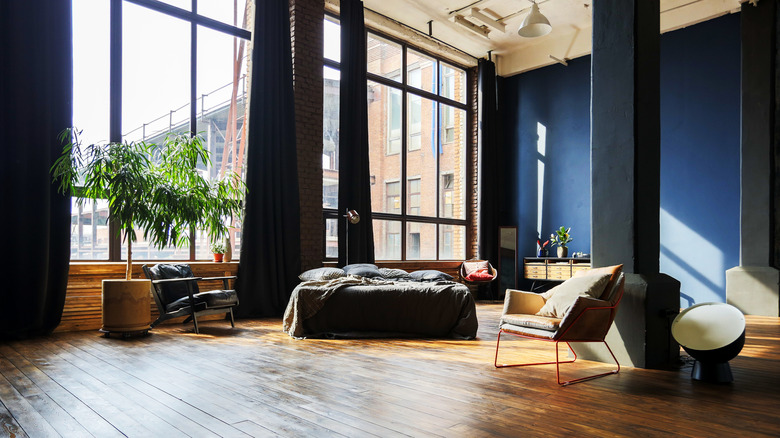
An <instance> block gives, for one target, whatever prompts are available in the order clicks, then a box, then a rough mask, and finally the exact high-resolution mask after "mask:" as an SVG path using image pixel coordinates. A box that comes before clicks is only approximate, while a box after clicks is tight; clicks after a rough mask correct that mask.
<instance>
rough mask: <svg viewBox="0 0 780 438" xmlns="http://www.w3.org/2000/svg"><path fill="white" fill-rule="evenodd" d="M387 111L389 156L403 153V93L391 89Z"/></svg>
mask: <svg viewBox="0 0 780 438" xmlns="http://www.w3.org/2000/svg"><path fill="white" fill-rule="evenodd" d="M388 103H389V105H390V107H389V108H388V109H387V114H388V117H387V125H388V126H387V131H388V132H389V134H388V136H387V155H393V154H397V153H399V152H401V92H400V90H397V89H394V88H391V89H390V99H389V100H388Z"/></svg>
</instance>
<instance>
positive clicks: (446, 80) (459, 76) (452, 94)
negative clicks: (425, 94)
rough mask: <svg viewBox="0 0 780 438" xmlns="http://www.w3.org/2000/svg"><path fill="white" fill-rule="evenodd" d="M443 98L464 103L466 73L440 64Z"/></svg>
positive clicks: (441, 93)
mask: <svg viewBox="0 0 780 438" xmlns="http://www.w3.org/2000/svg"><path fill="white" fill-rule="evenodd" d="M439 94H440V95H441V96H443V97H446V98H449V99H452V100H456V101H458V102H460V103H466V72H465V70H461V69H459V68H455V67H452V66H450V65H447V64H441V90H440V92H439Z"/></svg>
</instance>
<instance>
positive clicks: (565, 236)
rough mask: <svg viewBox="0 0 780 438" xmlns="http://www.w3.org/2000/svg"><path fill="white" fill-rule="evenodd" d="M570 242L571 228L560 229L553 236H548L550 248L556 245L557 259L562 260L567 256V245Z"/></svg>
mask: <svg viewBox="0 0 780 438" xmlns="http://www.w3.org/2000/svg"><path fill="white" fill-rule="evenodd" d="M571 241H572V238H571V227H569V228H564V227H560V228H558V229H557V230H555V232H554V233H553V234H550V242H551V243H552V246H556V245H558V257H560V258H563V257H566V256H567V255H569V247H568V246H567V244H568V243H569V242H571Z"/></svg>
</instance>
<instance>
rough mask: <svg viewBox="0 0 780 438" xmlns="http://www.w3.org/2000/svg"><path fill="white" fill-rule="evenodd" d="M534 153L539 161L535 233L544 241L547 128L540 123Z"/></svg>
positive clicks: (538, 123) (537, 165) (537, 168)
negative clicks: (543, 219) (536, 153)
mask: <svg viewBox="0 0 780 438" xmlns="http://www.w3.org/2000/svg"><path fill="white" fill-rule="evenodd" d="M536 152H538V153H539V159H538V160H537V163H536V206H537V208H536V232H537V233H538V234H539V237H540V238H541V239H542V241H544V240H545V239H544V234H542V212H543V211H544V208H543V207H544V159H545V153H546V152H547V128H546V127H545V126H544V125H542V124H541V123H540V122H537V123H536Z"/></svg>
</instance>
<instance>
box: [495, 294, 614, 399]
mask: <svg viewBox="0 0 780 438" xmlns="http://www.w3.org/2000/svg"><path fill="white" fill-rule="evenodd" d="M622 298H623V296H622V293H621V296H620V298H618V300H617V302H615V304H613V305H611V306H600V307H588V308H585V309H583V311H582V312H581V313H580V314H579V315H577V318H575V319H574V321H573V322H572V323H571V325H570V326H569V327H567V328H566V330H565V331H564V332H563V334H562V335H561V336H560V337H558V338H557V339H543V338H536V337H533V336H526V335H521V334H519V333H513V332H511V331H506V330H504V329H499V331H498V339H497V340H496V356H495V359H494V361H493V365H494V366H495V367H496V368H508V367H523V366H532V365H552V364H555V375H556V378H557V380H558V385H561V386H568V385H571V384H574V383H579V382H584V381H586V380H593V379H597V378H599V377H604V376H609V375H611V374H617V373H619V372H620V363H619V362H618V360H617V358H616V357H615V353H613V352H612V349H611V348H609V344H607V341H606V340H605V338H606V336H607V332H608V331H609V327H607V330H606V331H605V332H604V335H603V336H601V339H576V340H564V339H565V338H566V333H568V332H569V330H571V328H572V327H574V326H576V325H577V321H579V320H580V318H581V317H582V315H584V314H585V312H587V311H589V310H609V311H610V312H611V311H612V310H614V309H615V308H617V306H618V304H619V303H620V300H621V299H622ZM610 325H611V324H610ZM501 333H507V334H510V335H513V336H518V337H521V338H526V339H533V340H536V341H546V342H555V362H536V363H519V364H501V365H499V364H498V347H499V345H500V343H501ZM560 342H565V343H566V346H567V347H568V348H569V351H571V352H572V354H574V359H572V360H567V361H561V360H560V359H559V356H558V344H559V343H560ZM571 342H601V343H603V344H604V345H605V346H606V347H607V350H608V351H609V354H610V355H611V356H612V360H614V361H615V364H616V365H617V369H615V370H612V371H608V372H606V373H600V374H594V375H591V376H585V377H580V378H577V379H572V380H567V381H564V382H561V371H560V364H562V363H572V362H574V361H576V360H577V353H576V352H575V351H574V349H573V348H571V344H570V343H571Z"/></svg>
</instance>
